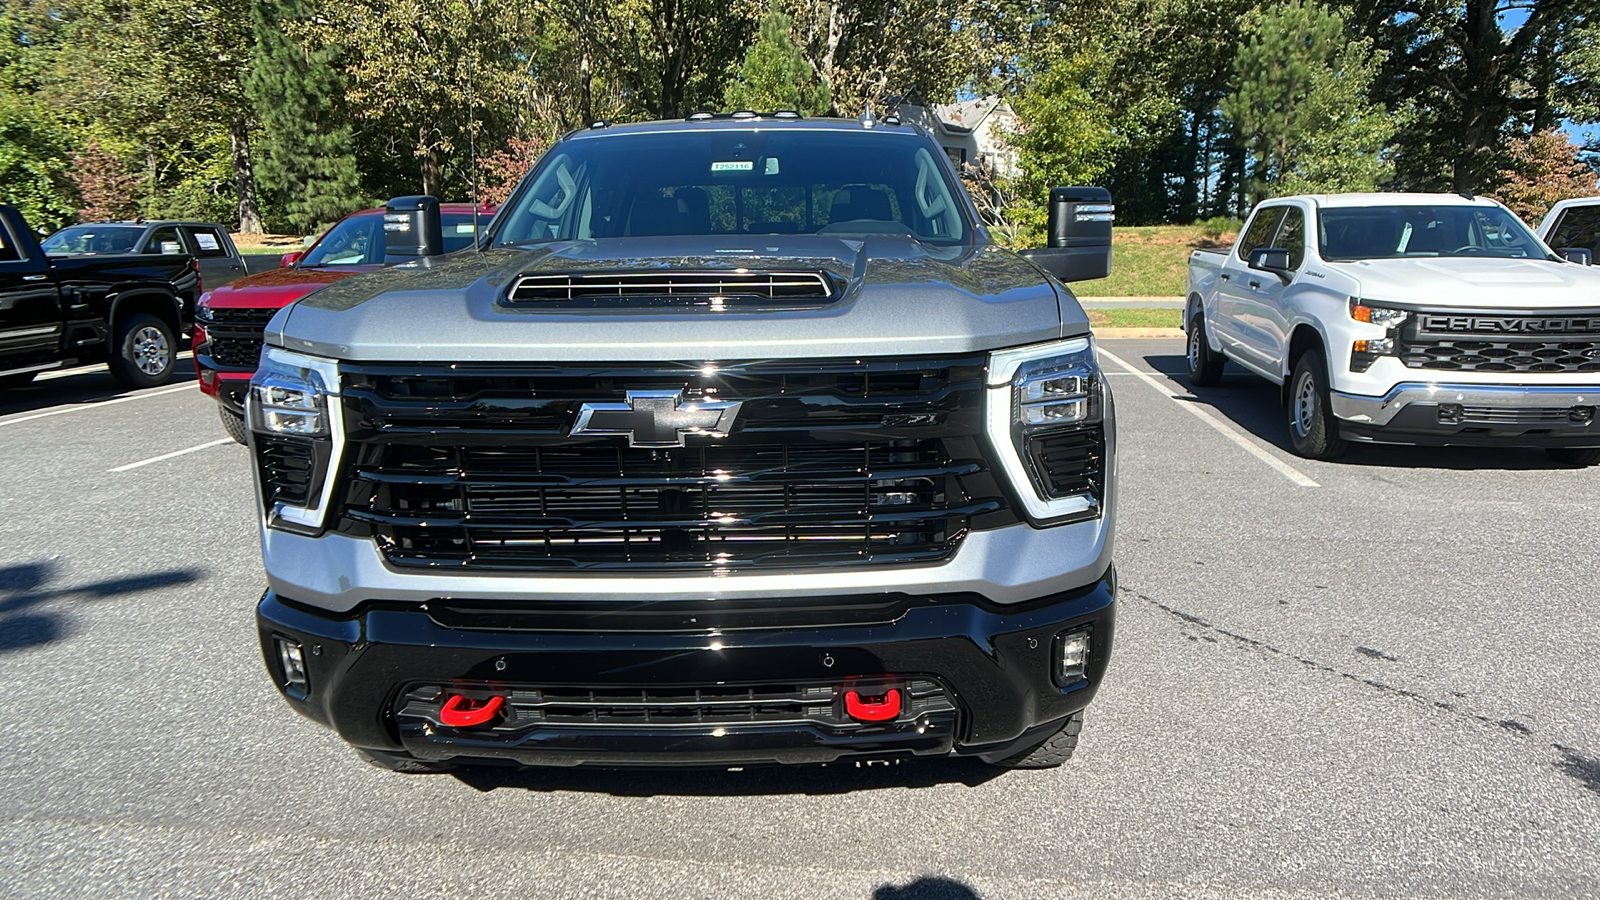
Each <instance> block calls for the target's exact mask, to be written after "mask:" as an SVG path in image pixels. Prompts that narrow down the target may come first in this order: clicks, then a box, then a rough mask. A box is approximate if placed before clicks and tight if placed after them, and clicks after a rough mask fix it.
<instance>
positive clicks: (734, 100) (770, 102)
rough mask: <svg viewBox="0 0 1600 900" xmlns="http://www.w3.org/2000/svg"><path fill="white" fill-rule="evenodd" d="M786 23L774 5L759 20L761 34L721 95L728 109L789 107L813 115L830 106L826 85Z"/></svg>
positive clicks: (785, 18)
mask: <svg viewBox="0 0 1600 900" xmlns="http://www.w3.org/2000/svg"><path fill="white" fill-rule="evenodd" d="M790 25H791V20H790V18H789V17H788V16H786V15H784V14H783V13H781V12H778V10H777V8H776V7H774V8H773V9H772V10H771V11H769V12H768V13H767V15H766V18H764V19H762V20H761V33H760V35H759V36H758V37H757V38H756V42H755V43H754V44H752V45H751V46H750V49H749V50H748V51H746V53H745V55H744V64H743V65H741V66H740V67H739V71H738V74H736V75H735V76H734V80H733V81H730V82H729V83H728V87H727V90H726V92H725V94H724V97H725V102H726V103H727V105H728V108H729V109H753V110H758V111H771V110H780V109H792V110H797V111H799V112H802V113H805V114H806V115H808V116H817V115H821V114H823V113H825V112H827V111H828V107H830V106H832V105H833V98H832V96H831V94H830V92H829V90H828V85H826V84H824V83H823V81H822V79H821V78H820V77H818V75H817V72H816V70H815V69H813V68H812V66H811V63H809V62H807V61H806V55H805V51H803V50H801V49H800V47H799V45H797V44H796V43H795V42H794V38H793V37H791V36H790V33H789V28H790Z"/></svg>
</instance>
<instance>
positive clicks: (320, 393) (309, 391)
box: [245, 347, 344, 532]
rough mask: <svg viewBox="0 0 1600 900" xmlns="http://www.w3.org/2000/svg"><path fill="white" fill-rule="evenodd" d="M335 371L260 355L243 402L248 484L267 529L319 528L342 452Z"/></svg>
mask: <svg viewBox="0 0 1600 900" xmlns="http://www.w3.org/2000/svg"><path fill="white" fill-rule="evenodd" d="M338 395H339V367H338V364H337V363H335V362H334V361H333V360H331V359H322V358H320V357H315V356H306V355H305V354H302V353H292V352H290V351H288V350H283V349H280V348H277V347H267V348H266V349H265V352H263V353H262V354H261V368H259V369H257V370H256V373H255V375H254V376H252V377H251V378H250V393H249V395H248V397H247V398H246V401H245V409H246V413H247V415H248V417H249V421H250V430H251V435H250V438H251V439H250V448H251V453H252V455H253V456H254V457H255V463H256V466H255V469H256V483H257V486H258V488H259V490H260V496H261V503H262V511H263V515H264V517H265V519H266V523H267V525H268V527H273V528H283V529H287V530H291V531H299V532H306V531H311V532H315V531H316V530H318V529H320V528H321V527H322V520H323V516H324V513H325V512H326V510H327V507H328V502H329V499H330V495H331V493H332V489H333V482H334V477H333V474H332V473H334V472H336V471H337V470H338V464H339V459H340V456H341V455H342V452H343V449H344V423H343V415H342V413H341V410H340V406H339V401H338Z"/></svg>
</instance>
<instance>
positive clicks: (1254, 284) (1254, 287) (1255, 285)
mask: <svg viewBox="0 0 1600 900" xmlns="http://www.w3.org/2000/svg"><path fill="white" fill-rule="evenodd" d="M1260 287H1261V282H1259V281H1252V282H1250V290H1252V291H1253V290H1257V289H1258V288H1260Z"/></svg>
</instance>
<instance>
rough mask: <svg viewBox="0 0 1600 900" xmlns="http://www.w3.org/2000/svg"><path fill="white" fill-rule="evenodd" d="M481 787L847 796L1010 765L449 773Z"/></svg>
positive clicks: (957, 779) (924, 762)
mask: <svg viewBox="0 0 1600 900" xmlns="http://www.w3.org/2000/svg"><path fill="white" fill-rule="evenodd" d="M450 774H451V775H453V776H455V778H457V779H458V780H460V781H461V782H462V783H464V784H466V785H468V786H470V787H472V788H474V789H475V790H479V791H485V792H487V791H493V790H497V789H501V788H520V789H522V790H526V791H536V792H540V793H550V792H555V791H573V792H578V793H604V794H611V795H612V796H615V797H655V796H662V795H667V796H699V797H752V796H770V795H778V794H810V795H823V794H848V793H855V792H858V791H871V790H882V789H886V788H926V787H934V786H936V785H941V784H964V785H966V786H967V787H977V786H978V785H980V784H983V783H985V782H988V781H992V780H993V779H995V778H998V777H999V776H1001V775H1004V774H1007V773H1006V770H1004V769H1000V768H998V767H995V766H991V765H987V764H985V763H983V762H981V761H979V760H976V759H944V758H940V759H907V760H902V761H898V762H896V761H893V760H888V761H884V760H877V761H874V762H872V763H866V762H862V763H860V764H858V763H856V762H836V763H831V764H829V765H826V766H822V765H814V766H803V765H797V766H748V767H744V768H742V769H727V768H716V769H714V768H683V769H659V768H658V769H602V768H588V767H584V768H578V769H556V768H537V767H529V768H518V767H514V766H464V767H462V768H459V769H454V770H452V771H451V773H450Z"/></svg>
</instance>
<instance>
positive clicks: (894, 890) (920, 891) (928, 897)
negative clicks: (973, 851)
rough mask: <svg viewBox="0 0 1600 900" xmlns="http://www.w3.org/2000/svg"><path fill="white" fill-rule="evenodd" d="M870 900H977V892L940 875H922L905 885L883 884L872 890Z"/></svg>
mask: <svg viewBox="0 0 1600 900" xmlns="http://www.w3.org/2000/svg"><path fill="white" fill-rule="evenodd" d="M872 900H979V897H978V892H977V891H974V890H973V889H972V888H970V887H968V886H966V885H964V884H962V883H961V882H959V881H956V880H955V879H953V878H944V877H942V876H926V875H925V876H923V877H921V878H918V879H917V880H916V881H913V882H911V883H910V884H906V885H898V884H883V885H879V886H878V889H877V890H875V891H873V892H872Z"/></svg>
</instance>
